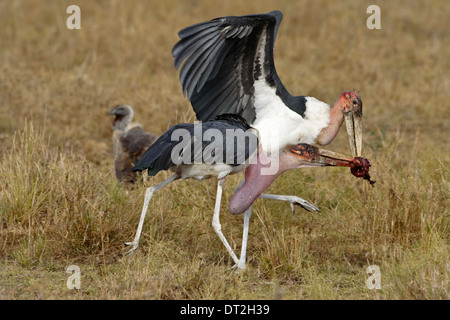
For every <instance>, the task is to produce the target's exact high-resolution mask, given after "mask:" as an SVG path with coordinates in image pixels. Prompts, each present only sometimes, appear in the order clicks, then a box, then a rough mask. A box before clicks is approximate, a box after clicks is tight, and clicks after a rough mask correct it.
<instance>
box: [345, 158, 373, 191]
mask: <svg viewBox="0 0 450 320" xmlns="http://www.w3.org/2000/svg"><path fill="white" fill-rule="evenodd" d="M352 163H353V166H351V167H350V171H351V173H352V174H353V175H354V176H355V177H357V178H361V177H362V178H363V179H365V180H367V181H369V183H370V185H373V184H374V183H375V182H376V181H373V180H370V174H369V168H370V166H371V164H370V162H369V160H367V159H366V158H363V157H356V158H355V159H354V161H352Z"/></svg>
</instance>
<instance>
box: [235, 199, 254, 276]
mask: <svg viewBox="0 0 450 320" xmlns="http://www.w3.org/2000/svg"><path fill="white" fill-rule="evenodd" d="M251 215H252V207H251V206H250V208H248V209H247V210H246V211H245V212H244V231H243V233H242V246H241V257H240V259H239V262H238V263H237V264H235V265H234V266H233V267H237V268H238V269H244V268H245V265H246V260H247V241H248V229H249V226H250V217H251Z"/></svg>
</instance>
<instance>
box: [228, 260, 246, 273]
mask: <svg viewBox="0 0 450 320" xmlns="http://www.w3.org/2000/svg"><path fill="white" fill-rule="evenodd" d="M231 269H236V270H238V271H242V270H244V269H245V262H243V261H239V262H238V263H236V264H235V265H234V266H232V267H231Z"/></svg>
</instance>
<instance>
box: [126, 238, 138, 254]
mask: <svg viewBox="0 0 450 320" xmlns="http://www.w3.org/2000/svg"><path fill="white" fill-rule="evenodd" d="M125 245H126V246H131V248H130V250H128V251H127V252H126V253H125V255H126V256H128V255H130V254H132V253H133V252H134V251H135V250H136V249H137V248H138V247H139V242H134V241H132V242H125Z"/></svg>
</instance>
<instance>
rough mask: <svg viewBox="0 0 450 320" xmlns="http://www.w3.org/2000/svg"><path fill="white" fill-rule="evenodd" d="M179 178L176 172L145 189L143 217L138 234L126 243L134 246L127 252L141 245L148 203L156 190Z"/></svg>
mask: <svg viewBox="0 0 450 320" xmlns="http://www.w3.org/2000/svg"><path fill="white" fill-rule="evenodd" d="M179 178H180V176H179V175H178V174H174V175H172V176H170V177H169V178H168V179H166V180H164V181H163V182H161V183H159V184H157V185H155V186H153V187H149V188H147V190H145V199H144V206H143V207H142V213H141V219H140V220H139V225H138V228H137V231H136V235H135V237H134V240H133V242H125V244H126V245H127V246H132V247H131V249H130V250H129V251H128V252H127V254H130V253H132V252H133V251H134V250H136V249H137V247H138V246H139V239H140V237H141V232H142V227H143V225H144V220H145V216H146V214H147V209H148V204H149V203H150V200H151V198H152V197H153V194H154V193H155V192H156V191H158V190H159V189H162V188H164V187H165V186H167V185H168V184H169V183H171V182H172V181H175V180H177V179H179Z"/></svg>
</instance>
